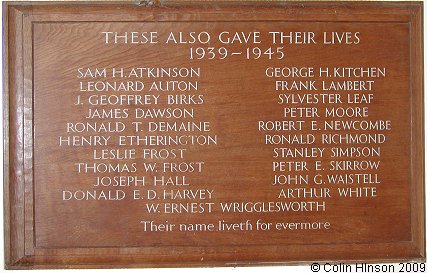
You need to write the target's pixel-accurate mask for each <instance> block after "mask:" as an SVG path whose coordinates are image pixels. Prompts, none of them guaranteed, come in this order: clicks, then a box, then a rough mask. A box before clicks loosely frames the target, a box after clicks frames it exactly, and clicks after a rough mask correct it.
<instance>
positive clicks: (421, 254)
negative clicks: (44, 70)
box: [2, 0, 426, 269]
mask: <svg viewBox="0 0 428 273" xmlns="http://www.w3.org/2000/svg"><path fill="white" fill-rule="evenodd" d="M46 3H47V2H38V3H35V2H28V1H26V2H3V3H2V5H3V40H2V42H3V60H4V63H3V79H4V80H3V89H4V90H3V121H4V125H3V131H4V142H3V145H4V165H3V170H4V176H3V180H4V181H3V182H4V185H3V187H4V219H5V220H4V238H5V240H4V249H5V254H4V255H5V268H6V269H31V268H123V267H201V266H261V265H306V264H308V263H309V261H282V262H273V261H271V262H269V261H267V262H256V261H252V262H251V261H250V262H245V261H242V262H236V263H227V262H221V261H211V262H208V263H206V262H204V263H202V262H200V263H197V262H196V263H195V262H191V261H182V262H178V263H171V262H165V263H155V262H148V263H137V264H103V263H94V264H49V262H46V263H45V264H34V263H31V256H26V255H25V238H24V237H25V236H24V235H23V234H24V233H25V221H24V220H25V219H24V217H23V216H22V215H23V214H24V210H25V206H24V194H25V189H24V185H23V182H24V179H23V169H24V167H23V161H24V154H23V152H24V139H23V136H22V135H21V138H19V137H18V136H19V133H21V132H23V130H24V128H23V126H24V120H23V118H24V109H23V108H24V105H23V95H24V72H23V71H24V65H23V58H24V56H23V37H22V35H23V21H24V16H26V14H27V15H28V12H31V9H32V8H31V6H32V5H33V4H36V5H39V4H46ZM55 3H59V2H55V1H54V2H50V3H49V4H55ZM118 3H120V4H123V5H135V4H136V3H135V2H131V1H125V2H120V1H111V2H105V1H94V2H80V1H79V2H77V3H76V2H75V3H74V4H77V5H85V4H96V5H97V4H103V5H114V4H118ZM139 3H146V4H147V3H154V5H160V6H159V7H160V8H161V7H163V6H164V5H171V6H173V7H179V6H180V5H190V6H191V7H192V6H194V7H198V6H199V5H213V3H215V4H216V5H217V4H218V5H223V4H224V5H225V6H229V5H242V4H246V5H249V4H250V5H257V4H260V3H263V2H261V1H248V2H246V3H245V2H241V3H239V1H177V0H173V1H159V0H157V1H153V0H146V1H140V2H139ZM268 3H269V4H271V5H272V6H276V5H283V4H284V2H276V1H272V2H268ZM289 3H290V2H289ZM308 3H312V4H319V5H321V4H323V3H321V2H316V1H310V2H308ZM332 3H333V2H329V3H328V4H332ZM345 3H348V4H349V3H350V2H345ZM353 3H359V4H361V3H364V4H365V3H367V4H368V5H370V4H372V3H378V4H381V5H382V4H386V3H391V4H392V5H393V4H398V3H403V4H406V5H407V7H408V9H409V13H410V14H411V20H410V21H409V24H410V28H411V33H410V40H411V46H410V47H411V51H410V54H411V58H410V67H411V71H412V75H411V92H412V98H411V103H412V105H413V106H414V107H412V113H411V124H412V125H411V131H412V136H414V138H412V143H411V150H412V165H411V168H412V169H411V171H412V175H411V177H412V181H411V183H412V188H411V197H412V199H413V198H414V200H415V201H414V202H413V203H412V207H411V215H412V222H411V226H412V231H411V233H412V241H411V242H409V243H412V248H413V250H414V256H413V257H408V258H405V257H403V258H400V259H397V258H392V259H382V260H379V259H375V260H373V261H371V260H370V261H368V260H336V261H335V262H347V263H349V262H398V261H403V260H405V259H407V260H409V259H410V260H412V261H419V262H425V261H426V250H425V248H426V238H425V221H426V219H425V209H426V208H425V203H424V200H425V192H424V190H425V185H424V180H425V178H424V175H425V173H424V172H425V168H424V150H425V147H424V138H423V137H424V117H423V114H424V82H423V70H424V68H423V14H422V12H423V2H422V1H414V2H413V1H412V2H383V1H379V2H353ZM61 4H64V5H68V4H71V3H70V2H63V3H61ZM264 4H266V2H264ZM285 4H287V3H285ZM291 4H296V2H291ZM27 5H28V6H27ZM10 33H15V34H16V35H9V34H10ZM19 121H20V122H21V123H20V124H19ZM11 136H14V137H15V138H13V137H11ZM17 151H19V152H20V153H18V152H17ZM20 176H21V177H20ZM17 181H22V184H19V183H17ZM19 194H21V196H20V195H19ZM20 197H21V198H20ZM20 216H22V217H20ZM17 228H19V229H20V230H21V231H22V233H19V232H16V229H17ZM29 258H30V259H29Z"/></svg>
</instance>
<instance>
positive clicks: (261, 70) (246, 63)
mask: <svg viewBox="0 0 428 273" xmlns="http://www.w3.org/2000/svg"><path fill="white" fill-rule="evenodd" d="M145 4H147V3H146V2H142V3H140V5H136V4H134V3H121V2H119V3H117V2H108V3H107V2H105V3H104V2H103V3H99V2H97V3H91V2H88V3H79V4H77V3H73V4H71V3H61V4H60V3H55V2H54V3H44V2H40V3H7V2H6V3H4V9H5V12H4V17H3V20H4V26H5V27H4V29H5V32H4V47H5V56H6V57H7V58H6V59H5V67H4V75H5V79H6V80H5V83H4V90H5V91H4V95H3V96H4V105H5V107H4V108H5V113H4V117H5V127H4V130H5V143H6V145H5V147H6V149H5V165H4V171H5V179H4V180H5V181H4V182H5V196H4V200H5V212H6V213H5V220H6V222H5V260H6V267H7V268H9V269H33V268H34V269H36V268H121V267H171V266H173V267H184V266H189V267H193V266H245V265H283V264H307V263H309V262H313V261H335V262H342V261H345V262H350V261H365V262H380V261H408V260H417V261H424V260H425V255H426V254H425V237H424V234H425V224H424V223H425V216H424V215H425V208H424V176H423V174H424V167H423V166H424V165H423V162H424V158H423V152H424V143H423V80H422V75H423V73H422V71H423V67H422V66H423V65H422V15H421V13H422V2H278V3H277V2H275V3H273V2H272V3H266V2H203V3H202V2H197V1H195V2H184V1H183V2H181V1H180V2H170V1H167V2H160V3H158V2H153V3H149V5H148V6H147V5H145ZM226 30H227V31H228V32H231V33H235V32H236V33H240V32H246V33H248V32H254V31H258V32H260V33H261V35H262V36H261V39H263V40H268V38H269V37H268V36H267V33H269V32H270V31H286V32H314V33H317V34H319V33H332V32H338V33H343V32H349V33H359V35H360V37H361V39H360V42H359V44H358V46H355V45H343V44H334V45H326V44H320V43H317V44H311V43H308V44H303V45H284V49H285V52H286V55H285V56H286V57H285V60H269V59H267V58H260V59H257V60H254V59H252V60H246V59H244V58H242V56H231V55H230V54H229V55H228V57H227V58H225V59H224V60H221V59H215V60H207V59H203V60H197V59H193V60H192V59H189V56H188V54H189V48H190V47H192V45H189V44H173V43H171V44H165V43H159V44H156V46H154V45H149V44H141V45H135V44H115V45H107V44H105V43H103V39H102V37H103V36H101V34H100V33H102V32H105V31H115V32H118V33H124V32H127V31H128V32H129V31H136V32H157V33H158V36H159V37H166V36H168V33H170V32H180V31H181V32H184V33H189V32H196V33H200V32H204V31H206V32H209V33H210V34H211V35H212V36H213V37H218V35H219V34H220V33H221V32H222V31H226ZM198 46H200V45H198ZM204 46H205V45H204ZM208 46H210V47H214V48H219V47H222V46H224V45H222V44H221V43H219V42H218V41H212V42H210V43H209V44H208ZM269 46H272V45H269V43H267V44H263V45H260V47H262V48H263V47H264V48H266V47H269ZM275 46H276V45H275ZM248 47H254V44H251V45H246V44H231V45H227V49H228V51H229V53H230V52H245V50H246V49H247V48H248ZM82 67H85V68H86V67H90V68H97V67H98V68H107V69H109V70H111V69H112V68H119V67H120V68H124V69H125V70H130V69H131V68H133V67H167V68H168V67H187V68H190V67H194V68H196V67H197V68H200V71H201V76H200V77H198V78H197V79H196V80H197V81H198V86H199V88H198V90H197V92H196V93H197V94H201V95H203V98H204V102H203V104H200V105H198V104H194V105H178V106H177V107H179V108H187V109H190V108H192V109H193V111H194V113H195V117H194V118H183V119H177V120H166V119H162V118H158V119H153V120H144V122H147V121H156V122H158V121H180V122H182V121H184V122H192V121H198V122H199V121H209V122H210V128H212V129H211V131H210V132H209V133H204V134H206V135H211V136H214V135H216V136H218V142H217V143H216V145H193V146H192V145H187V146H183V147H182V148H185V149H186V157H185V159H183V160H181V161H186V162H200V161H203V162H204V167H203V168H204V171H203V172H200V173H198V172H192V173H184V174H177V173H176V172H172V171H166V172H165V174H164V175H165V176H173V177H174V176H177V175H178V176H182V175H185V176H186V179H187V180H188V181H190V186H189V187H187V188H186V189H191V190H201V189H203V190H207V189H208V190H210V191H212V192H213V196H214V197H213V199H212V200H208V201H207V200H205V201H204V200H200V202H213V203H215V204H216V205H214V206H215V207H216V208H217V206H218V205H217V204H220V203H222V204H224V203H228V202H237V203H240V202H270V201H290V200H280V199H278V198H277V196H278V195H279V193H280V191H281V189H287V188H288V187H287V186H283V187H281V186H272V185H271V183H272V179H273V176H274V174H275V172H273V171H272V161H276V160H277V161H279V159H273V158H272V149H273V147H280V146H272V145H266V144H264V140H265V135H266V134H269V133H273V132H266V131H260V130H258V128H259V127H258V124H259V122H260V121H269V120H299V118H297V119H296V118H295V119H293V118H287V117H286V118H284V116H283V111H284V107H287V106H288V105H281V104H279V103H278V94H277V93H278V91H275V80H284V79H283V78H280V79H275V78H269V77H266V74H265V71H266V68H267V67H314V68H317V69H318V68H320V67H385V68H386V69H387V76H386V77H385V78H376V79H373V80H375V83H374V86H375V87H374V88H373V91H372V92H355V93H358V94H362V93H374V97H375V99H374V100H373V102H371V103H370V104H368V105H367V106H368V108H369V113H370V115H369V117H370V118H369V119H370V120H389V121H390V122H391V124H392V129H391V130H389V131H382V132H379V131H376V130H368V131H367V133H369V134H376V133H382V134H385V135H386V139H387V141H386V142H385V143H384V144H382V145H379V146H381V148H380V149H381V156H380V157H379V159H378V160H380V162H381V164H380V167H379V169H378V170H376V171H374V170H371V171H367V173H370V174H372V175H375V174H378V176H379V181H381V183H379V184H378V185H376V187H377V192H378V193H377V196H376V198H339V197H338V196H337V195H334V196H333V197H332V198H329V199H323V198H321V199H322V200H324V201H326V203H325V204H326V209H325V210H323V211H305V210H301V211H290V212H286V213H284V212H283V213H273V212H272V213H270V212H264V213H258V212H252V213H250V212H242V213H238V212H236V213H228V212H222V211H220V210H219V209H213V211H212V212H211V213H172V214H170V213H164V214H162V213H159V214H148V213H147V212H146V211H144V210H143V208H145V207H146V204H147V203H155V201H153V202H151V201H146V200H131V199H125V200H122V201H120V202H119V201H117V202H115V201H75V200H74V201H73V200H70V201H64V200H63V199H62V197H63V195H62V194H63V191H77V190H81V189H85V190H89V189H93V188H91V186H92V184H93V183H94V181H96V179H97V177H99V176H100V174H98V173H78V172H77V171H76V168H77V167H76V163H78V162H91V163H94V162H102V163H114V164H116V163H117V161H114V160H106V161H94V160H93V159H92V155H93V153H94V149H97V150H99V149H100V148H101V147H93V146H82V147H66V146H65V147H64V146H59V145H58V139H59V137H60V136H63V137H66V136H67V133H66V132H65V129H66V124H67V123H70V122H78V121H80V122H86V121H88V119H85V118H84V116H83V115H86V114H87V111H88V108H92V109H95V108H97V109H104V110H110V109H114V108H118V107H115V106H112V105H108V106H105V107H99V106H90V107H89V106H87V105H77V106H76V105H74V102H75V101H76V95H78V94H82V100H83V99H86V98H87V97H88V96H90V95H92V94H96V95H101V94H104V93H102V92H86V93H85V92H80V93H79V91H78V90H79V88H81V87H80V86H79V82H80V81H81V80H79V79H78V77H77V75H78V73H77V72H76V71H78V69H79V68H82ZM327 78H328V77H327ZM315 79H316V80H321V77H319V76H315ZM97 80H99V79H95V80H94V81H97ZM102 80H103V81H114V80H115V79H114V78H113V77H112V76H107V77H106V78H103V79H102ZM139 80H141V81H142V82H144V84H146V85H149V83H150V82H151V81H153V80H151V79H147V78H146V79H144V78H143V79H139ZM159 80H161V79H159ZM194 80H195V79H193V78H188V81H194ZM303 80H309V79H308V78H305V79H303ZM324 80H327V79H324ZM342 80H344V79H342ZM353 80H357V79H353ZM358 80H359V79H358ZM365 80H367V79H365ZM368 80H371V79H368ZM85 81H89V80H88V79H85V80H83V82H85ZM189 92H190V91H189ZM318 92H321V91H318ZM340 92H343V94H344V95H343V96H345V94H347V93H346V91H340ZM87 93H89V94H87ZM129 93H132V92H129ZM133 93H137V92H133ZM297 93H299V94H307V95H310V94H311V93H312V92H311V91H308V90H306V91H301V92H296V94H297ZM325 93H328V92H325ZM126 94H128V93H126ZM138 94H140V93H138ZM144 94H152V93H144ZM153 94H154V95H157V93H153ZM171 94H172V93H171ZM174 94H176V93H174ZM180 94H181V93H180ZM183 94H184V92H183ZM161 95H162V96H166V95H165V94H164V93H162V94H161ZM85 102H86V101H85ZM297 105H298V106H299V107H312V105H311V104H310V103H300V104H297ZM318 106H325V105H323V104H318ZM339 106H341V107H352V106H353V104H352V103H350V102H346V101H345V102H344V103H342V104H340V105H339ZM138 107H140V106H136V105H128V106H121V107H119V108H121V109H123V108H127V109H129V111H130V112H133V111H135V109H136V108H138ZM167 107H171V106H169V105H168V104H167V101H166V100H160V102H159V103H158V104H157V105H153V106H152V105H144V107H143V108H144V109H149V108H167ZM300 119H301V120H305V118H300ZM137 120H138V119H136V118H135V119H128V120H127V121H126V122H130V121H137ZM306 120H310V119H306ZM328 120H329V118H325V117H320V118H318V121H319V122H320V123H321V122H324V121H326V122H327V121H328ZM338 120H340V121H346V120H349V119H347V118H346V117H345V118H340V119H338ZM103 121H104V122H112V123H113V122H117V121H122V120H120V119H114V118H106V119H104V120H103ZM98 122H100V121H98ZM145 130H147V128H145ZM288 133H290V132H288ZM297 133H298V134H311V133H313V132H312V131H311V130H310V129H309V127H305V128H303V129H302V130H299V131H298V132H297ZM322 133H327V134H328V133H331V134H333V133H337V131H334V130H329V129H325V130H323V132H322ZM341 133H350V134H351V133H357V131H355V130H344V131H341ZM133 134H135V132H134V131H133V127H131V126H127V127H126V130H125V131H124V132H122V133H118V132H113V133H100V134H98V135H100V136H105V137H107V136H112V137H113V138H116V137H118V135H133ZM169 134H170V135H174V134H176V133H175V132H172V133H169ZM284 134H285V132H284ZM68 135H70V134H68ZM91 135H94V134H93V133H90V132H86V133H83V134H80V135H79V136H86V137H89V136H91ZM152 135H166V133H159V132H154V133H152ZM317 135H320V133H318V134H317ZM148 146H149V145H140V146H137V147H131V146H129V145H128V146H126V147H127V148H129V149H131V148H135V149H137V151H138V154H137V157H136V158H135V159H134V160H128V161H119V162H120V163H122V162H135V164H137V166H138V170H140V171H139V172H138V174H135V175H140V176H141V175H144V176H145V177H146V178H147V179H148V180H150V179H153V176H156V174H148V173H144V172H143V171H141V170H142V169H143V164H144V162H146V163H147V162H148V163H157V164H162V162H163V161H162V160H160V159H147V158H143V155H142V153H141V151H142V149H144V148H159V147H148ZM338 146H340V145H338ZM338 146H337V145H336V146H335V147H338ZM355 146H359V147H362V146H364V145H355ZM368 146H370V145H368ZM375 146H376V145H375ZM171 147H172V146H171ZM171 147H169V146H168V145H160V148H168V149H170V148H171ZM295 147H297V146H295ZM299 147H300V146H299ZM308 147H310V148H314V147H315V148H324V149H325V150H326V152H325V153H326V154H328V155H330V152H329V151H330V148H332V147H333V146H332V145H327V144H325V143H324V144H323V143H322V142H321V140H320V138H317V140H316V141H315V142H314V143H313V144H312V145H310V146H308ZM341 147H343V146H341ZM370 147H371V146H370ZM106 148H109V149H116V148H117V145H114V144H111V143H109V145H108V146H107V147H106ZM173 148H174V147H173ZM175 148H177V147H175ZM316 160H321V161H323V164H325V165H326V166H327V164H328V162H329V160H327V159H325V158H322V159H316V158H308V159H306V161H307V162H308V163H309V164H310V165H311V166H313V165H315V161H316ZM338 160H341V159H340V157H339V159H338ZM342 160H343V158H342ZM371 160H375V159H371ZM172 162H180V160H172ZM124 173H125V175H130V176H134V174H126V171H116V172H113V174H109V175H110V176H112V175H124ZM296 173H298V172H294V174H296ZM330 173H331V172H328V171H327V170H324V169H323V170H319V171H316V170H315V169H314V168H311V169H309V170H308V171H306V172H304V174H305V175H308V176H309V177H313V176H316V175H317V174H320V175H323V176H327V175H328V174H330ZM337 173H339V174H355V173H358V171H356V170H346V171H338V172H336V174H337ZM358 186H359V185H353V186H352V187H358ZM368 186H371V185H368ZM294 187H297V186H296V185H294ZM337 187H339V186H338V185H331V184H329V185H326V184H324V185H315V186H313V188H314V189H318V190H320V189H322V188H329V189H331V190H332V191H333V190H336V188H337ZM289 188H292V186H290V185H289ZM106 189H109V190H117V189H120V190H123V191H124V192H125V193H126V194H127V195H132V194H133V189H134V188H131V187H127V188H108V187H106ZM145 189H148V190H164V188H159V187H155V186H153V185H151V186H150V185H149V186H147V187H146V188H145ZM167 189H173V190H177V189H182V188H180V187H171V188H168V187H167ZM299 200H300V199H299ZM300 201H302V200H300ZM303 201H314V198H312V199H311V198H303ZM182 202H188V200H187V201H186V200H185V201H182ZM143 220H154V221H156V222H159V223H161V222H162V223H165V222H166V221H168V222H169V223H215V224H217V223H218V222H219V221H224V222H226V223H240V222H245V221H249V222H251V223H252V224H253V230H246V231H243V230H229V231H219V230H215V231H212V232H208V231H206V232H190V231H189V232H183V231H179V230H176V229H175V230H173V231H170V232H145V231H143V230H142V224H141V223H140V222H141V221H143ZM258 221H262V222H271V223H285V222H296V223H297V222H329V223H331V228H329V229H318V230H299V231H284V230H278V229H271V230H267V231H263V230H254V229H255V223H257V222H258Z"/></svg>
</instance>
